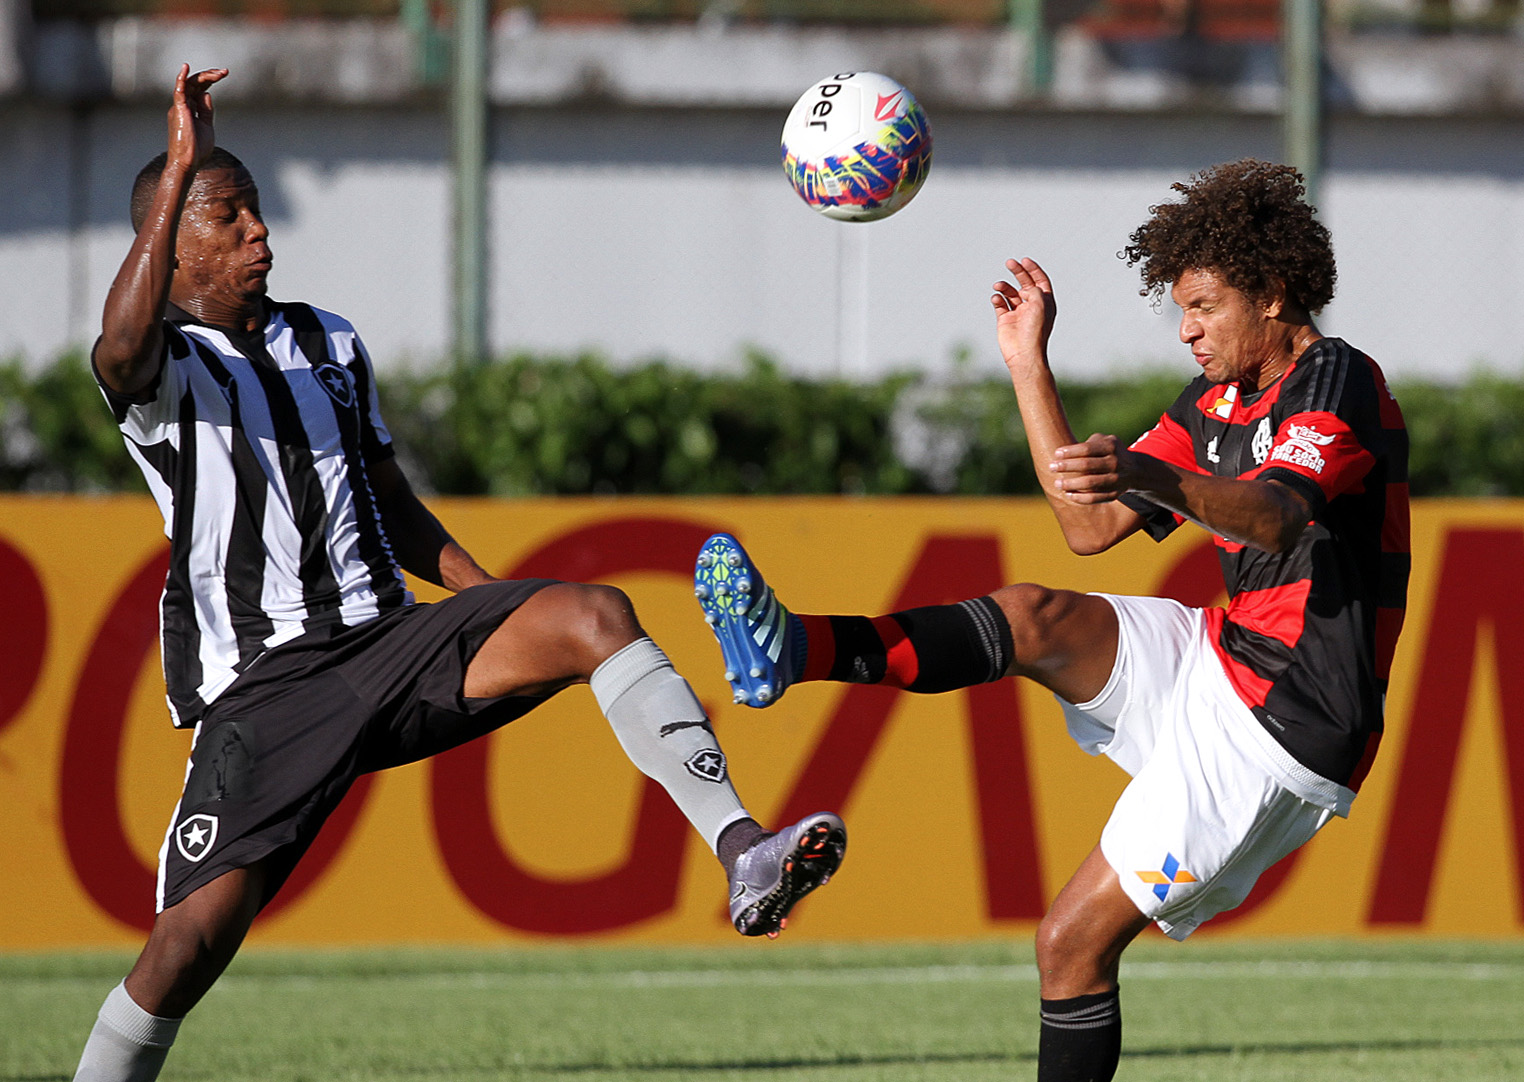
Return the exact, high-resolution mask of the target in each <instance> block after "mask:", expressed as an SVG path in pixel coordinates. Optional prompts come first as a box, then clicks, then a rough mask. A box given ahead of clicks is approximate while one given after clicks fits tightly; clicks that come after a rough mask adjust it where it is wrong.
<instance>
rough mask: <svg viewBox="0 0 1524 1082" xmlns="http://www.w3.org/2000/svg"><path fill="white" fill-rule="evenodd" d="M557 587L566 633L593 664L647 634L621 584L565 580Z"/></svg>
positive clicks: (576, 647) (572, 643) (571, 641)
mask: <svg viewBox="0 0 1524 1082" xmlns="http://www.w3.org/2000/svg"><path fill="white" fill-rule="evenodd" d="M553 589H555V590H556V591H558V593H560V594H561V595H562V596H560V597H558V598H557V601H558V607H559V609H560V611H561V625H562V627H561V631H562V634H563V635H564V636H565V638H566V639H567V640H568V645H570V646H573V647H574V648H575V649H577V650H578V651H579V652H580V653H582V654H583V655H584V656H586V657H587V659H588V662H589V665H590V666H596V665H597V664H598V663H599V662H601V661H602V660H603V659H604V658H606V657H608V656H609V655H610V654H612V653H614V652H615V651H616V650H619V649H621V648H623V647H624V646H627V645H629V644H630V643H631V642H633V641H634V640H635V639H637V638H639V637H640V636H641V635H642V634H643V632H642V631H641V629H640V622H639V621H638V620H637V619H636V618H635V606H634V604H633V603H632V602H631V601H630V598H629V596H628V595H627V594H626V593H625V592H624V591H623V590H621V589H619V588H618V587H617V586H604V585H593V584H584V583H562V584H560V585H558V586H556V587H553Z"/></svg>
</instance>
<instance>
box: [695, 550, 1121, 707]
mask: <svg viewBox="0 0 1524 1082" xmlns="http://www.w3.org/2000/svg"><path fill="white" fill-rule="evenodd" d="M694 593H695V594H696V595H697V597H698V599H699V605H700V607H701V608H702V609H703V611H704V619H705V621H706V622H708V624H709V625H710V627H711V628H712V629H713V630H714V634H715V637H716V638H717V639H718V640H719V643H720V651H721V653H722V655H723V656H724V659H725V678H726V680H728V681H730V683H731V686H732V687H733V688H734V689H735V701H736V702H738V703H745V704H746V705H748V706H758V707H761V706H767V705H769V704H770V703H773V702H776V701H777V699H778V697H779V696H781V695H782V694H783V693H784V691H786V690H787V689H788V688H789V687H790V686H791V685H793V684H796V683H800V682H802V681H807V680H833V681H842V682H846V683H856V684H884V685H886V686H889V687H897V688H903V689H905V690H907V691H912V692H920V693H924V694H936V693H938V692H943V691H951V690H953V689H955V688H964V687H970V686H972V685H974V684H981V683H987V682H989V681H991V680H998V679H1000V678H1002V677H1005V676H1026V677H1029V678H1031V679H1033V680H1035V681H1037V682H1038V683H1040V684H1042V685H1043V686H1045V687H1047V688H1049V689H1050V690H1052V691H1054V692H1056V693H1057V694H1059V695H1062V696H1063V697H1064V698H1065V699H1068V700H1069V701H1070V702H1086V701H1088V700H1089V699H1091V698H1092V697H1093V696H1095V695H1096V694H1097V693H1099V692H1100V690H1101V689H1102V688H1103V687H1104V686H1105V684H1106V680H1107V678H1108V677H1109V675H1110V673H1111V668H1112V665H1113V664H1114V662H1115V660H1116V639H1117V622H1116V613H1115V611H1114V610H1113V609H1112V607H1111V605H1110V604H1108V603H1107V602H1106V601H1105V600H1103V599H1101V598H1099V597H1094V596H1091V595H1088V594H1078V593H1074V592H1072V591H1068V590H1049V589H1047V588H1045V587H1041V586H1034V585H1030V584H1023V585H1017V586H1007V587H1004V588H1003V589H1000V590H996V591H995V592H994V593H992V594H990V595H988V596H986V597H979V598H973V599H970V600H968V601H961V602H958V603H956V604H952V605H931V606H926V607H923V608H916V609H908V610H905V611H903V612H895V613H890V614H888V615H885V616H871V617H870V616H815V615H805V614H799V613H793V612H790V611H789V610H788V609H787V608H785V607H784V605H783V603H782V602H781V601H779V600H778V597H777V594H775V593H774V592H773V589H772V587H770V586H769V585H768V584H767V582H766V581H765V580H764V579H763V577H762V573H761V571H759V570H758V569H757V567H756V565H755V564H754V563H753V562H752V560H751V557H750V556H749V555H748V554H747V552H746V550H745V549H743V548H742V547H741V545H740V543H739V542H738V541H736V539H735V538H734V537H731V536H730V535H729V534H716V535H715V536H713V537H711V538H710V539H709V541H708V542H706V543H705V545H704V547H703V549H702V550H701V551H700V552H699V557H698V566H697V568H696V570H695V572H694Z"/></svg>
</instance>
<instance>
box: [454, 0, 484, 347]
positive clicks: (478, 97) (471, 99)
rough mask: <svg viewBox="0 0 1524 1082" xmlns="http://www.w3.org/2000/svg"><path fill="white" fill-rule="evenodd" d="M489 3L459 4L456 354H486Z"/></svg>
mask: <svg viewBox="0 0 1524 1082" xmlns="http://www.w3.org/2000/svg"><path fill="white" fill-rule="evenodd" d="M488 11H489V9H488V0H455V71H454V82H453V92H452V94H451V101H450V109H451V113H452V115H453V130H454V159H455V160H454V168H455V172H454V197H455V215H454V226H455V243H454V248H455V252H454V256H455V259H454V263H455V273H454V287H455V296H454V353H455V359H456V360H457V361H461V362H465V363H467V364H480V363H482V362H483V361H484V360H485V359H486V356H487V62H488V57H487V46H488V38H487V24H488Z"/></svg>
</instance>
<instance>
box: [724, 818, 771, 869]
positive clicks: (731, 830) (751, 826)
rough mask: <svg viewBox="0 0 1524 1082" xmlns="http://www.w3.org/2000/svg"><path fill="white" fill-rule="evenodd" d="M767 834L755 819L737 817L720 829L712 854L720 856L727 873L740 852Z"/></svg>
mask: <svg viewBox="0 0 1524 1082" xmlns="http://www.w3.org/2000/svg"><path fill="white" fill-rule="evenodd" d="M769 836H770V833H769V832H768V831H766V830H763V829H762V824H761V823H758V822H757V821H756V820H755V819H737V820H736V821H735V822H734V823H731V824H730V825H729V826H728V827H726V828H725V829H724V830H722V831H720V836H719V838H718V839H716V841H715V844H714V855H715V856H717V857H719V858H720V864H721V865H722V866H723V867H724V869H725V874H726V875H729V874H731V872H733V871H734V870H735V866H736V861H737V860H739V859H740V857H741V854H742V853H744V852H746V850H748V849H750V848H751V847H752V846H754V845H756V844H757V843H758V842H759V841H761V840H762V839H763V838H766V837H769Z"/></svg>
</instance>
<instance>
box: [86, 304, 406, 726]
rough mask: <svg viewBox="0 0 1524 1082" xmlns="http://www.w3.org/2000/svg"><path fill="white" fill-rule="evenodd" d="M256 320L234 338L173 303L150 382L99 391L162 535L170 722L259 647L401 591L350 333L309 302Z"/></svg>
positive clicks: (381, 437) (362, 367)
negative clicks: (166, 555) (159, 517)
mask: <svg viewBox="0 0 1524 1082" xmlns="http://www.w3.org/2000/svg"><path fill="white" fill-rule="evenodd" d="M265 316H266V318H265V322H264V325H263V326H262V327H260V328H259V329H258V330H255V331H253V332H251V333H244V332H241V331H238V330H234V329H231V328H226V327H216V326H210V325H207V324H202V323H198V322H197V321H196V320H195V318H194V317H192V316H191V315H189V314H188V313H186V312H183V311H181V310H180V309H178V308H175V307H173V306H171V308H170V311H169V312H168V314H167V318H166V319H165V321H164V323H163V331H164V358H163V366H162V368H161V370H160V373H159V376H158V378H157V380H156V381H155V382H154V383H153V385H152V386H150V387H148V388H147V389H145V390H144V391H142V392H139V393H138V394H134V395H120V394H117V393H115V392H113V391H112V390H111V389H110V388H107V387H104V386H102V390H103V391H104V392H105V395H106V400H107V401H108V402H109V403H110V405H111V408H112V411H113V413H114V415H115V417H116V420H117V424H118V425H119V426H120V428H121V430H122V434H123V435H124V436H125V437H126V440H127V449H128V451H129V452H130V453H131V454H132V457H133V458H134V459H135V460H136V461H137V463H138V466H139V467H140V468H141V469H142V471H143V476H144V478H145V479H146V480H147V482H148V487H149V489H150V490H151V491H152V493H153V497H154V499H155V500H156V501H157V502H158V505H159V510H160V512H161V513H162V514H163V516H164V530H165V534H166V535H167V536H168V537H169V540H170V559H169V574H168V576H167V578H166V581H165V584H164V594H163V597H162V600H161V603H160V637H161V645H162V648H163V662H164V679H165V685H166V688H167V692H168V700H169V707H170V713H171V715H172V717H173V719H174V722H175V725H176V726H178V727H181V728H185V727H189V726H192V725H194V724H195V723H196V721H197V720H198V719H199V718H200V717H201V715H202V713H203V712H204V711H205V710H206V708H207V706H208V705H209V704H210V703H211V702H212V701H213V700H215V699H216V698H217V696H218V695H219V694H221V693H222V692H223V691H224V690H225V689H226V688H227V687H228V685H229V684H231V683H232V682H233V680H234V679H236V678H237V676H238V675H239V674H240V673H241V672H243V671H244V670H245V669H246V668H247V667H248V666H249V665H251V664H252V663H253V662H254V661H255V659H257V658H258V657H259V656H260V655H261V654H263V653H264V652H265V651H266V650H268V649H270V648H271V647H273V646H277V645H279V644H280V643H283V642H287V641H289V640H291V639H294V638H296V637H297V636H299V635H302V634H304V633H306V632H309V631H313V630H317V629H320V628H324V627H331V626H336V625H345V626H355V625H358V624H360V623H363V622H365V621H367V620H370V619H373V618H374V617H376V616H377V615H379V614H380V613H381V612H383V611H385V610H387V609H391V608H396V607H399V606H402V605H407V604H411V603H412V600H413V598H412V596H411V594H410V593H409V592H408V590H407V588H406V584H405V582H404V579H403V576H402V572H401V570H400V569H399V567H398V564H397V560H396V558H395V556H394V554H393V551H392V545H391V542H390V541H389V539H388V537H387V533H386V529H385V527H384V525H383V523H382V521H381V515H380V513H379V511H378V509H377V506H376V501H375V496H374V490H373V487H372V484H371V479H370V474H369V468H370V467H371V466H373V465H374V464H375V463H377V462H380V461H383V460H385V459H386V458H389V457H390V456H391V454H392V447H391V437H390V435H389V434H388V433H387V430H386V427H385V425H384V424H383V423H382V421H381V415H380V410H379V408H378V406H377V399H376V386H375V378H374V372H373V370H372V368H371V363H370V360H369V358H368V356H367V355H366V353H365V349H364V347H363V346H362V345H361V343H360V339H359V336H358V335H357V334H356V333H355V330H354V328H353V327H352V326H350V324H349V323H348V322H347V321H345V320H344V319H342V318H340V317H339V316H335V315H333V314H331V313H328V312H323V311H320V310H318V309H316V308H312V307H310V306H308V305H305V304H291V303H279V302H274V301H266V302H265Z"/></svg>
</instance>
